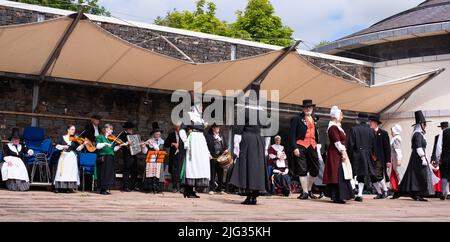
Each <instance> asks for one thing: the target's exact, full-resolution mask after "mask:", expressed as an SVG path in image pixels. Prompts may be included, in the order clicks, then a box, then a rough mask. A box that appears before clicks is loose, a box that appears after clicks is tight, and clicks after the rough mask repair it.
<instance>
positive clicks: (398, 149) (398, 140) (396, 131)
mask: <svg viewBox="0 0 450 242" xmlns="http://www.w3.org/2000/svg"><path fill="white" fill-rule="evenodd" d="M401 132H402V126H400V124H395V125H394V126H392V128H391V135H392V139H391V164H392V167H390V172H388V174H389V177H390V182H391V189H392V190H393V191H394V192H396V191H397V190H398V184H399V183H400V173H399V170H400V168H401V164H402V158H403V155H402V137H401V136H400V133H401Z"/></svg>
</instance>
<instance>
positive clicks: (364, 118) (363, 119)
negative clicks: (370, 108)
mask: <svg viewBox="0 0 450 242" xmlns="http://www.w3.org/2000/svg"><path fill="white" fill-rule="evenodd" d="M358 121H360V122H367V121H369V114H367V113H364V112H361V113H358Z"/></svg>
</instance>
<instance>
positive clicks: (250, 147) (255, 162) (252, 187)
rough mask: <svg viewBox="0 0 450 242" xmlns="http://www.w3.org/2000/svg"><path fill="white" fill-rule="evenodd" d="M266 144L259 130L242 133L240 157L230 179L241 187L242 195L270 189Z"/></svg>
mask: <svg viewBox="0 0 450 242" xmlns="http://www.w3.org/2000/svg"><path fill="white" fill-rule="evenodd" d="M264 144H265V141H264V139H263V137H261V135H260V133H259V130H258V131H257V132H256V131H244V132H243V133H242V140H241V143H240V144H239V149H240V151H239V158H238V159H237V160H236V163H235V165H234V168H233V173H232V175H231V180H230V182H231V184H233V185H235V186H236V187H238V188H239V194H240V195H245V196H247V195H250V194H252V195H256V194H264V193H267V191H269V189H270V182H269V174H268V172H267V163H266V159H265V154H264Z"/></svg>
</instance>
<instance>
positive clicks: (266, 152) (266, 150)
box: [264, 137, 270, 156]
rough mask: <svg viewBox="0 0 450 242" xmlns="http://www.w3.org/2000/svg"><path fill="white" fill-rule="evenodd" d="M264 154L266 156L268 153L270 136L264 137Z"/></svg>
mask: <svg viewBox="0 0 450 242" xmlns="http://www.w3.org/2000/svg"><path fill="white" fill-rule="evenodd" d="M265 146H266V147H265V149H264V154H265V155H266V156H267V155H268V154H269V146H270V137H266V144H265Z"/></svg>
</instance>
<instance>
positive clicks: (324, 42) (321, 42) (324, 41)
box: [314, 40, 331, 49]
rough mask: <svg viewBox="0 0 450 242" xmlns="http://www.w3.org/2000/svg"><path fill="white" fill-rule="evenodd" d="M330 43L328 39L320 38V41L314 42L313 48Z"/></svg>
mask: <svg viewBox="0 0 450 242" xmlns="http://www.w3.org/2000/svg"><path fill="white" fill-rule="evenodd" d="M330 43H331V42H330V41H328V40H322V41H320V42H319V43H318V44H316V45H315V46H314V49H315V48H319V47H322V46H325V45H328V44H330Z"/></svg>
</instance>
